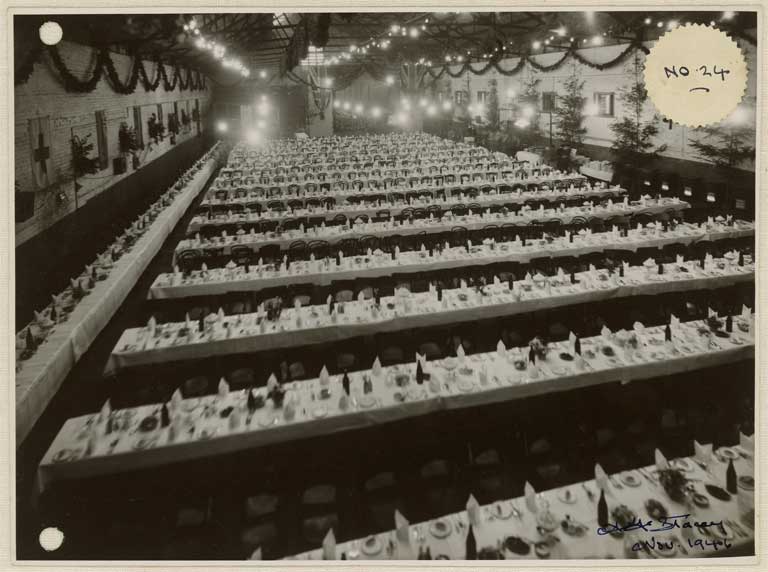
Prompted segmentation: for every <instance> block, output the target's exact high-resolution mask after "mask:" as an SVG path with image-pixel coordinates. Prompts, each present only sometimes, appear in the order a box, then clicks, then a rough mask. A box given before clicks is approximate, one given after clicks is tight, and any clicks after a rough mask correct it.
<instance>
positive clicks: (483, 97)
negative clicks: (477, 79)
mask: <svg viewBox="0 0 768 572" xmlns="http://www.w3.org/2000/svg"><path fill="white" fill-rule="evenodd" d="M477 103H488V92H487V91H478V92H477Z"/></svg>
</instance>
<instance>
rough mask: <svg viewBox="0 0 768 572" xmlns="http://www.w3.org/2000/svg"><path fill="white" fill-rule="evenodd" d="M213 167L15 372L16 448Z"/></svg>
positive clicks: (203, 172)
mask: <svg viewBox="0 0 768 572" xmlns="http://www.w3.org/2000/svg"><path fill="white" fill-rule="evenodd" d="M215 169H216V159H211V160H210V161H209V162H208V164H207V165H206V166H205V167H203V168H202V169H201V170H200V171H198V173H197V174H196V175H195V176H194V178H193V180H192V181H191V182H190V184H189V185H187V187H186V189H185V190H184V192H182V193H180V194H179V195H177V196H176V198H175V199H174V202H173V203H172V204H171V205H170V206H168V207H167V208H166V209H165V210H164V211H163V212H162V213H160V214H159V215H158V217H157V218H156V219H155V221H154V222H153V223H152V226H151V228H150V229H149V230H148V231H147V232H146V233H145V234H144V235H143V236H142V237H141V238H140V239H139V240H138V241H137V242H136V244H135V245H134V246H133V248H132V249H131V251H130V252H128V253H127V254H125V255H124V256H122V257H121V258H120V259H119V260H118V261H117V262H116V263H115V265H114V267H113V268H112V271H111V272H110V274H109V276H108V278H107V279H106V280H104V281H101V282H96V285H95V287H94V289H93V290H92V291H91V292H90V293H89V294H88V296H86V297H85V298H84V299H83V300H82V301H81V302H80V303H79V304H78V305H77V306H76V307H75V309H74V311H73V312H72V314H70V316H69V318H68V319H67V321H66V322H64V323H62V324H59V325H57V326H56V327H55V331H53V332H52V333H51V334H50V335H49V337H48V338H47V339H46V340H45V342H43V344H42V345H41V346H40V347H39V348H38V350H37V352H36V353H35V355H33V356H32V357H31V358H30V359H29V360H28V361H26V362H24V364H23V367H22V369H21V371H19V372H18V373H17V374H16V444H17V446H18V445H19V444H20V443H21V442H22V441H23V440H24V438H25V437H26V436H27V433H29V431H30V430H31V429H32V426H33V425H34V424H35V422H36V421H37V419H38V417H39V416H40V415H41V414H42V412H43V410H44V409H45V407H46V405H48V402H49V401H50V400H51V398H52V397H53V396H54V394H55V393H56V391H58V389H59V386H60V385H61V383H62V381H64V378H65V377H66V376H67V374H68V373H69V372H70V370H71V369H72V367H73V366H74V365H75V363H77V361H78V360H79V359H80V357H81V356H82V355H83V354H84V353H85V352H86V351H87V350H88V348H89V347H90V345H91V343H93V341H94V340H95V339H96V336H98V334H99V332H101V330H102V328H103V327H104V326H105V325H106V324H107V322H109V320H110V319H111V318H112V315H113V314H114V313H115V312H116V311H117V309H118V308H119V307H120V305H121V304H122V303H123V300H125V297H126V296H127V295H128V292H130V291H131V289H132V288H133V286H134V285H135V284H136V281H137V280H138V279H139V277H140V276H141V274H142V273H143V272H144V270H145V269H146V267H147V265H148V264H149V263H150V261H151V260H152V258H154V256H155V255H156V254H157V252H158V251H159V250H160V247H161V246H162V244H163V242H164V241H165V239H166V238H167V237H168V235H169V234H170V233H171V231H172V230H173V228H174V227H175V226H176V224H178V222H179V220H180V219H181V217H182V215H183V214H184V213H185V212H186V210H187V209H188V208H189V206H190V205H191V204H192V201H193V200H194V199H195V197H197V196H198V195H199V194H200V191H201V190H202V189H203V187H204V186H205V184H206V183H207V182H208V179H209V178H210V177H211V175H212V174H213V172H214V171H215Z"/></svg>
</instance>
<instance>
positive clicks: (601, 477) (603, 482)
mask: <svg viewBox="0 0 768 572" xmlns="http://www.w3.org/2000/svg"><path fill="white" fill-rule="evenodd" d="M595 483H596V484H597V488H599V489H600V490H601V491H606V490H608V475H606V474H605V471H604V470H603V467H601V466H600V463H595Z"/></svg>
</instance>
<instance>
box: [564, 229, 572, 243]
mask: <svg viewBox="0 0 768 572" xmlns="http://www.w3.org/2000/svg"><path fill="white" fill-rule="evenodd" d="M570 239H571V231H570V230H566V231H565V240H566V241H568V240H570Z"/></svg>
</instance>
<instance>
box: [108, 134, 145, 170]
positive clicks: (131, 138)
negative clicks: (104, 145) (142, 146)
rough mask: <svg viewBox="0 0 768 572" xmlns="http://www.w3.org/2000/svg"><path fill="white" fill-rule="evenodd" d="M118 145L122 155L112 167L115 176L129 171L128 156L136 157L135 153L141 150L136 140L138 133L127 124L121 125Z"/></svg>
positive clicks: (115, 159) (113, 162)
mask: <svg viewBox="0 0 768 572" xmlns="http://www.w3.org/2000/svg"><path fill="white" fill-rule="evenodd" d="M117 143H118V148H119V149H120V155H119V156H118V157H115V158H114V160H113V161H112V165H113V169H114V172H115V175H120V174H121V173H125V172H126V171H127V170H128V162H127V158H126V157H127V155H128V154H131V155H133V156H134V157H135V156H136V155H135V153H134V152H135V151H136V150H138V148H139V144H138V142H137V140H136V131H135V130H134V129H133V127H131V126H130V125H128V124H127V123H126V122H122V123H121V124H120V130H119V131H118V133H117Z"/></svg>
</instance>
